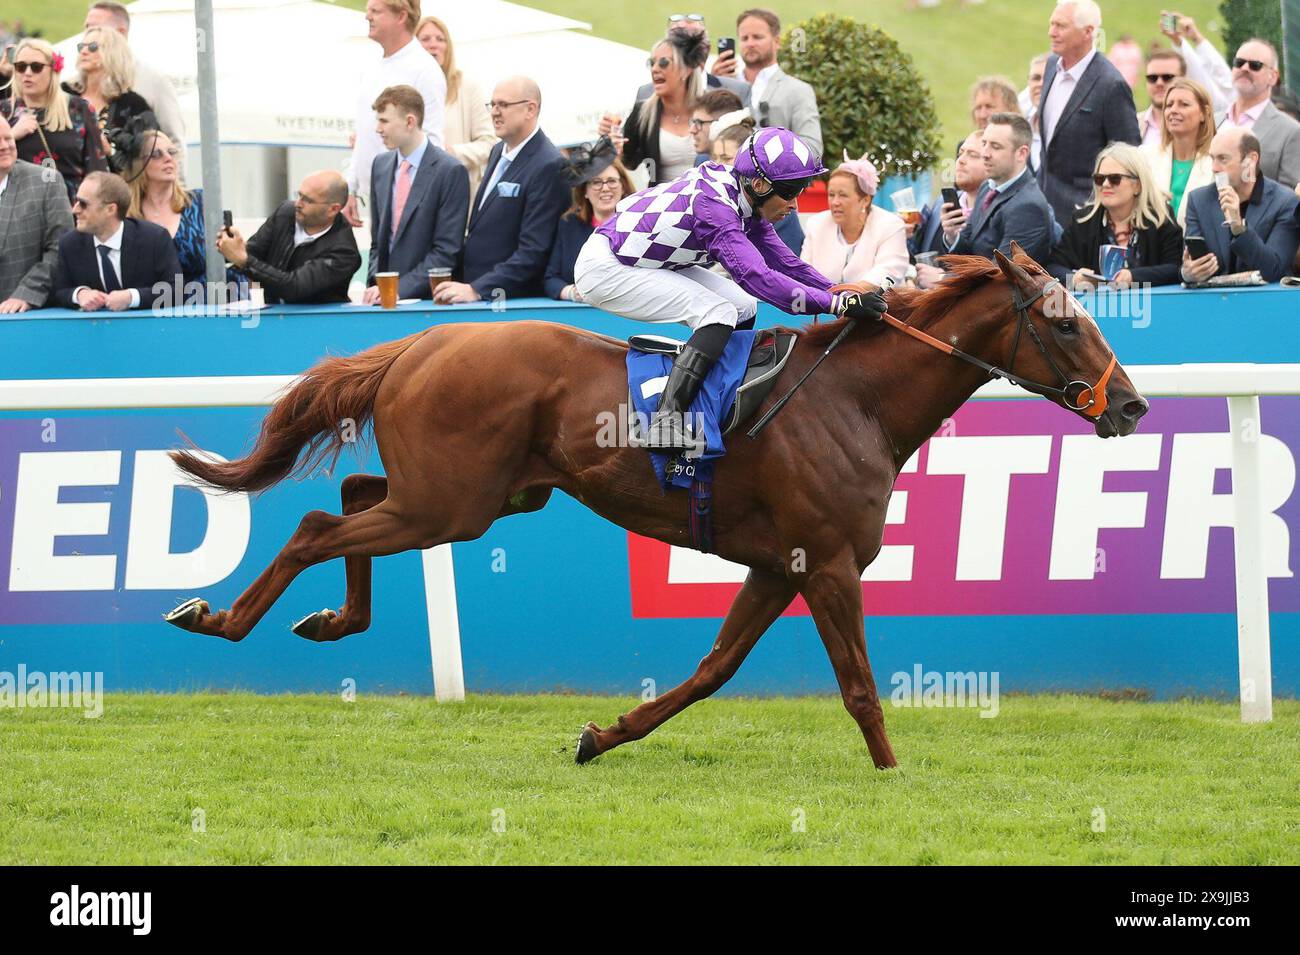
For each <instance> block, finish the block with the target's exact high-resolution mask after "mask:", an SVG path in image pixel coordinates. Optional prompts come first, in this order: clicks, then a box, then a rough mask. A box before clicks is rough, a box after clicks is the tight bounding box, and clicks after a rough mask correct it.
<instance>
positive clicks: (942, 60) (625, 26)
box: [6, 0, 1221, 156]
mask: <svg viewBox="0 0 1300 955" xmlns="http://www.w3.org/2000/svg"><path fill="white" fill-rule="evenodd" d="M88 5H89V3H88V2H87V0H42V2H39V3H38V2H37V0H17V4H16V6H14V5H11V4H6V7H7V9H9V10H10V11H11V12H10V13H9V14H8V16H6V19H9V18H10V17H13V16H17V17H19V18H20V19H22V20H24V21H25V22H26V23H27V25H28V27H29V28H33V27H39V28H41V29H43V30H44V31H45V33H46V35H47V36H49V37H53V38H55V39H61V38H63V37H65V36H71V35H72V34H74V33H77V32H79V31H80V29H81V24H82V21H83V20H84V18H85V9H86V7H87V6H88ZM340 5H341V6H347V7H354V8H356V9H359V10H363V9H365V0H343V2H342V3H341V4H340ZM526 5H527V6H532V7H537V8H539V9H542V10H549V11H550V12H552V13H558V14H563V15H564V16H569V17H573V18H574V19H577V20H582V21H584V22H586V23H590V24H591V25H592V31H593V32H594V33H595V34H596V35H597V36H602V37H606V38H608V39H611V40H617V41H619V42H620V43H628V44H631V45H632V46H635V47H638V48H647V49H648V48H649V46H650V45H651V43H653V42H654V40H655V39H656V38H657V37H659V36H662V35H663V29H664V27H665V26H666V20H667V16H668V14H670V13H678V12H692V13H702V14H704V16H705V17H706V18H707V20H708V23H709V33H710V35H711V36H713V37H715V38H716V37H719V36H734V35H735V32H736V31H735V27H734V24H735V17H736V14H737V13H739V12H740V11H741V10H743V9H745V7H746V6H747V5H748V4H745V3H721V2H718V0H694V2H692V3H688V4H681V3H620V2H617V0H616V2H609V0H528V2H527V3H526ZM771 6H772V7H773V9H775V10H776V11H777V12H778V13H779V14H780V15H781V18H782V23H783V24H786V25H790V24H794V23H797V22H798V21H800V20H803V19H806V18H808V17H810V16H813V15H814V14H817V13H833V14H837V15H842V16H852V17H855V18H857V19H859V20H864V21H866V22H867V23H872V24H875V25H876V26H879V27H882V28H883V29H884V30H885V31H887V32H888V33H889V34H890V35H892V36H893V37H894V38H895V39H896V40H898V42H899V44H900V45H901V46H902V48H903V49H904V50H905V51H906V52H908V53H910V54H911V55H912V57H913V58H914V59H915V61H916V64H917V66H918V68H919V69H920V71H921V75H922V76H923V77H925V79H926V81H927V82H928V83H929V85H930V90H931V92H932V93H933V94H934V97H935V105H936V108H937V110H938V114H939V120H940V122H941V123H942V124H943V136H942V140H941V142H942V144H943V155H945V156H948V155H951V154H952V151H953V149H954V148H955V147H956V144H957V143H958V142H959V141H960V140H961V138H962V137H963V136H965V134H966V132H967V131H968V129H969V125H970V101H969V90H970V86H971V83H973V82H974V80H975V78H976V77H977V76H980V75H982V74H986V73H1001V74H1005V75H1007V76H1009V77H1010V78H1011V79H1012V80H1013V81H1014V82H1015V83H1016V88H1017V89H1019V88H1021V87H1023V86H1024V84H1025V77H1026V73H1027V71H1028V69H1029V60H1030V58H1031V57H1033V56H1034V55H1035V54H1036V53H1040V52H1045V51H1046V50H1047V20H1048V17H1049V16H1050V15H1051V9H1052V3H1051V2H1049V0H987V2H985V3H983V4H975V5H970V6H960V5H959V3H958V0H943V2H942V3H941V4H940V6H939V7H937V8H935V9H925V10H920V9H918V10H912V9H909V8H908V4H907V0H869V2H868V0H782V2H780V3H773V4H771ZM1169 6H1173V7H1174V8H1176V9H1178V10H1180V11H1181V12H1182V13H1184V14H1186V15H1187V16H1191V17H1194V18H1195V19H1196V22H1197V24H1198V25H1199V26H1200V28H1201V31H1202V32H1203V33H1205V34H1206V35H1207V36H1209V37H1210V38H1211V39H1213V40H1215V41H1216V42H1219V41H1220V35H1219V31H1218V23H1219V21H1220V19H1221V18H1220V16H1219V14H1218V2H1217V0H1178V2H1177V3H1172V4H1171V3H1170V0H1123V2H1119V0H1109V2H1106V0H1103V2H1102V12H1103V14H1104V17H1103V25H1104V27H1105V30H1106V36H1107V41H1108V46H1107V48H1109V42H1111V41H1113V40H1115V39H1117V38H1118V37H1119V36H1120V35H1122V34H1124V33H1131V34H1132V35H1133V37H1134V38H1135V39H1136V40H1137V42H1138V43H1139V44H1141V45H1142V46H1143V47H1145V46H1146V45H1147V43H1149V42H1150V41H1152V40H1156V39H1162V38H1161V36H1160V31H1159V27H1158V20H1159V17H1160V11H1161V10H1162V9H1164V8H1166V7H1169ZM217 42H218V43H220V42H222V38H221V37H220V36H218V37H217ZM574 68H575V69H581V65H580V64H575V67H574ZM634 92H635V90H628V91H627V96H628V97H629V102H628V105H629V106H630V105H631V99H630V98H631V96H632V95H633V93H634ZM1137 98H1138V101H1139V106H1145V105H1146V102H1145V100H1146V90H1145V86H1144V85H1140V87H1139V89H1138V92H1137ZM869 108H870V104H869V103H868V104H864V109H869Z"/></svg>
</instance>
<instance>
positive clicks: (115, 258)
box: [6, 177, 140, 308]
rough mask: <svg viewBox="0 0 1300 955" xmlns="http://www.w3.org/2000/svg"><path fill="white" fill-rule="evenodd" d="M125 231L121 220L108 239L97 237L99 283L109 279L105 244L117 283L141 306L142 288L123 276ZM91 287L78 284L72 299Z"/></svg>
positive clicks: (96, 258) (106, 284) (106, 282)
mask: <svg viewBox="0 0 1300 955" xmlns="http://www.w3.org/2000/svg"><path fill="white" fill-rule="evenodd" d="M6 178H8V177H6ZM125 233H126V223H125V222H119V223H118V224H117V231H116V232H114V233H113V234H112V235H110V236H109V237H108V238H107V239H104V240H103V241H101V240H99V239H98V238H97V239H95V244H94V247H93V248H94V253H95V268H97V269H99V283H100V284H101V285H103V286H104V287H105V288H107V287H108V280H107V279H106V278H105V276H104V259H103V257H102V256H101V255H100V254H99V249H100V246H103V247H104V248H106V249H108V261H109V262H111V263H112V264H113V271H115V272H116V273H117V284H118V285H120V286H122V288H123V289H125V290H126V291H128V292H130V293H131V307H132V308H139V307H140V290H139V289H133V288H132V289H128V288H127V287H126V280H125V279H123V278H122V237H123V235H125ZM89 287H90V286H88V285H78V286H77V287H76V288H75V289H73V290H72V300H73V301H74V302H75V301H77V296H78V295H80V294H81V290H82V289H85V288H89Z"/></svg>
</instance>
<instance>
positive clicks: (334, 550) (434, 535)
mask: <svg viewBox="0 0 1300 955" xmlns="http://www.w3.org/2000/svg"><path fill="white" fill-rule="evenodd" d="M454 533H455V531H454V529H448V528H438V526H437V525H436V524H435V523H433V522H431V521H429V520H427V519H425V518H424V517H423V516H422V515H417V514H411V513H408V512H404V511H403V510H402V509H400V508H398V507H397V506H395V505H394V504H393V502H392V498H391V497H389V498H388V499H386V500H385V501H384V502H383V503H382V504H379V505H377V506H375V507H371V508H368V509H367V510H364V511H361V512H360V513H357V514H349V515H346V516H343V517H340V516H338V515H336V514H327V513H325V512H324V511H311V512H309V513H308V514H306V515H304V516H303V519H302V521H301V522H300V523H299V525H298V529H297V530H296V531H294V533H293V536H292V537H290V538H289V542H288V543H287V544H285V545H284V549H283V550H281V551H280V553H279V554H277V555H276V557H275V560H273V561H271V565H270V566H269V567H267V568H266V570H264V571H262V574H261V576H259V577H258V578H257V580H255V581H254V582H253V585H252V586H251V587H249V588H248V590H246V591H244V593H243V594H242V595H241V596H240V598H239V599H238V600H236V601H235V603H234V605H233V606H232V607H231V608H230V609H229V610H220V611H217V612H216V613H211V612H209V610H208V606H207V603H206V602H204V601H202V600H199V599H198V598H194V599H193V600H190V601H187V602H186V603H184V604H182V605H181V606H180V607H177V608H176V609H175V610H173V611H172V612H171V613H170V614H168V615H167V617H166V619H167V621H168V623H173V624H175V625H176V626H178V627H180V628H181V629H183V630H189V631H191V632H193V633H206V634H209V635H211V636H214V637H222V638H224V639H226V640H234V641H238V640H242V639H243V638H244V637H245V636H247V635H248V632H249V631H250V630H252V629H253V627H254V626H256V625H257V622H258V621H259V620H261V619H262V617H263V616H264V615H265V614H266V612H267V610H269V609H270V608H271V605H272V604H273V603H275V601H276V600H277V599H278V598H279V596H280V595H281V594H282V593H284V591H285V588H287V587H288V586H289V584H290V583H292V582H293V579H294V578H295V577H297V576H298V574H300V573H301V572H302V571H303V570H305V569H306V568H308V567H310V566H312V565H313V564H319V563H321V562H323V561H326V560H331V559H333V558H335V557H365V558H369V557H382V556H385V555H387V554H400V553H402V552H403V551H407V550H415V549H417V548H424V547H432V546H434V545H435V544H440V543H443V542H445V541H447V540H451V539H453V538H452V537H451V536H447V535H448V534H454Z"/></svg>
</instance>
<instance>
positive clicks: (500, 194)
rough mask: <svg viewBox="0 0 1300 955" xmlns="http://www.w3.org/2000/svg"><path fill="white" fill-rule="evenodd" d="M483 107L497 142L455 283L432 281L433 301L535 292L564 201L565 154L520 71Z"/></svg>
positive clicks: (539, 287)
mask: <svg viewBox="0 0 1300 955" xmlns="http://www.w3.org/2000/svg"><path fill="white" fill-rule="evenodd" d="M487 107H488V112H489V114H490V115H491V117H492V129H493V130H494V131H495V132H496V134H497V136H499V137H500V141H499V142H498V143H497V144H496V145H495V146H493V147H492V152H491V153H490V154H489V155H488V161H487V166H486V167H485V169H484V174H483V181H482V182H481V183H479V187H478V194H477V195H475V196H474V199H473V201H472V202H471V203H470V207H469V232H468V233H467V235H466V236H465V247H464V251H463V253H462V255H461V263H460V269H459V281H455V282H443V283H442V284H441V285H439V286H438V288H437V290H436V291H435V292H434V293H433V300H434V301H435V302H437V303H438V304H439V305H454V304H457V303H462V302H477V301H479V300H480V299H487V300H491V301H494V302H495V301H498V300H501V299H502V298H503V297H507V296H508V297H511V298H519V297H524V296H531V295H537V296H540V295H542V294H543V292H542V279H543V277H544V276H545V274H546V263H547V262H548V261H549V260H550V256H551V246H552V244H553V243H554V241H555V227H556V223H558V222H559V221H560V215H561V214H562V213H563V212H564V210H565V209H567V208H568V206H569V192H568V189H566V188H565V185H564V179H563V176H562V175H561V170H562V169H563V166H564V157H562V156H561V155H560V151H559V150H558V149H556V148H555V145H554V144H553V143H552V142H551V141H550V140H549V139H548V138H547V137H546V133H544V132H542V130H541V127H540V126H539V125H538V113H539V112H540V111H541V108H542V91H541V90H540V89H539V88H538V86H537V84H536V83H535V82H533V81H532V80H531V79H529V78H528V77H526V76H512V77H510V78H509V79H506V80H502V81H501V82H500V83H498V84H497V87H496V89H495V90H493V91H492V101H491V102H490V103H488V104H487Z"/></svg>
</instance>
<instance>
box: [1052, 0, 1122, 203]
mask: <svg viewBox="0 0 1300 955" xmlns="http://www.w3.org/2000/svg"><path fill="white" fill-rule="evenodd" d="M1099 29H1101V9H1100V8H1099V7H1098V6H1097V4H1096V3H1095V2H1094V0H1063V2H1061V3H1058V4H1057V7H1056V9H1055V10H1053V11H1052V19H1051V23H1050V25H1049V27H1048V37H1049V38H1050V39H1051V42H1052V56H1051V57H1049V58H1048V61H1047V70H1046V72H1045V73H1044V75H1043V91H1042V93H1041V94H1039V101H1038V116H1039V129H1040V131H1041V134H1042V140H1043V150H1042V156H1041V161H1040V162H1039V166H1038V185H1039V186H1040V187H1041V188H1042V191H1043V195H1044V196H1046V197H1047V201H1048V203H1050V204H1051V206H1052V211H1053V212H1054V213H1055V214H1056V220H1057V221H1058V222H1069V221H1070V220H1071V219H1072V218H1074V215H1075V209H1076V207H1077V206H1079V205H1082V204H1083V203H1084V202H1086V201H1087V200H1088V198H1089V197H1090V196H1091V195H1092V167H1093V164H1094V163H1095V162H1096V159H1097V154H1098V153H1099V152H1101V151H1102V149H1104V148H1105V147H1106V146H1107V145H1108V144H1110V143H1113V142H1123V143H1129V144H1131V145H1133V146H1137V145H1139V144H1140V143H1141V141H1142V135H1141V132H1140V131H1139V129H1138V121H1137V107H1136V106H1134V105H1133V91H1132V90H1131V89H1129V85H1128V82H1127V81H1126V80H1125V79H1124V77H1123V76H1122V75H1121V74H1120V72H1119V70H1117V69H1115V67H1114V66H1113V65H1112V64H1111V62H1110V60H1108V59H1106V57H1105V56H1103V55H1102V54H1100V53H1098V52H1097V50H1096V49H1095V46H1094V44H1095V42H1096V36H1097V31H1098V30H1099Z"/></svg>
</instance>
